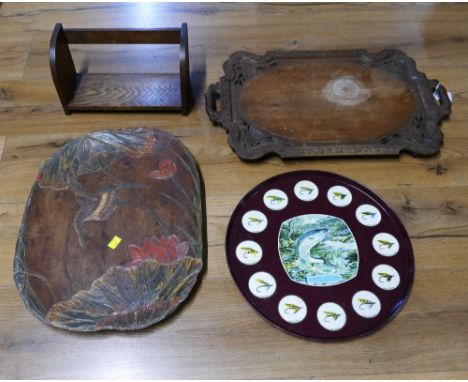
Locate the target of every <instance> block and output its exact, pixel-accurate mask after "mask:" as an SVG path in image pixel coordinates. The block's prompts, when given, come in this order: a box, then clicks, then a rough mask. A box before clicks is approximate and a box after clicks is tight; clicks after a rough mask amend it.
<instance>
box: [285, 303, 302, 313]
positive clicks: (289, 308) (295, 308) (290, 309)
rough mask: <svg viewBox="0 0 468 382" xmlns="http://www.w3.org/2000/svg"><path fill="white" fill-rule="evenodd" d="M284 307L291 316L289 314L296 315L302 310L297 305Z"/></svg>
mask: <svg viewBox="0 0 468 382" xmlns="http://www.w3.org/2000/svg"><path fill="white" fill-rule="evenodd" d="M284 305H286V309H285V310H284V313H285V314H289V312H292V313H293V314H296V313H297V312H299V311H300V310H301V309H302V308H301V307H300V306H297V305H296V304H284Z"/></svg>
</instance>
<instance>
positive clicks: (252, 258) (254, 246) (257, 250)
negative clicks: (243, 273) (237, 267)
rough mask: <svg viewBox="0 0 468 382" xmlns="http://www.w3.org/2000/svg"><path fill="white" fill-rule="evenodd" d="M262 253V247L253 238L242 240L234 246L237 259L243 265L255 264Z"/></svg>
mask: <svg viewBox="0 0 468 382" xmlns="http://www.w3.org/2000/svg"><path fill="white" fill-rule="evenodd" d="M262 255H263V251H262V247H260V245H259V244H258V243H257V242H255V241H253V240H244V241H242V242H240V243H239V244H238V245H237V247H236V256H237V259H238V260H239V261H240V262H241V263H242V264H245V265H254V264H257V263H258V262H259V261H260V260H261V259H262Z"/></svg>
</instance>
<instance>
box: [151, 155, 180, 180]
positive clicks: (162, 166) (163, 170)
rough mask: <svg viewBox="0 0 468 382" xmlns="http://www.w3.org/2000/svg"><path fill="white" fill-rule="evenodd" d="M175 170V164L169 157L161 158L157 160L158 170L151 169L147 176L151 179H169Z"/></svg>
mask: <svg viewBox="0 0 468 382" xmlns="http://www.w3.org/2000/svg"><path fill="white" fill-rule="evenodd" d="M176 171H177V166H176V164H175V163H174V162H173V161H171V160H170V159H163V160H162V161H160V162H159V170H155V171H151V172H150V173H149V174H148V176H149V177H150V178H153V179H158V180H162V179H169V178H170V177H171V176H172V175H174V174H175V172H176Z"/></svg>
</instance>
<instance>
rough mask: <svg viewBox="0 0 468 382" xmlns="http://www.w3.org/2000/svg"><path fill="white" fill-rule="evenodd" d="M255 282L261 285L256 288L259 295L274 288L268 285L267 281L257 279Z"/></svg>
mask: <svg viewBox="0 0 468 382" xmlns="http://www.w3.org/2000/svg"><path fill="white" fill-rule="evenodd" d="M255 281H256V282H257V283H259V284H260V285H259V286H258V287H257V288H255V290H256V291H257V292H259V293H260V292H261V291H262V290H270V288H271V287H273V284H270V283H267V282H266V281H265V280H262V279H256V280H255Z"/></svg>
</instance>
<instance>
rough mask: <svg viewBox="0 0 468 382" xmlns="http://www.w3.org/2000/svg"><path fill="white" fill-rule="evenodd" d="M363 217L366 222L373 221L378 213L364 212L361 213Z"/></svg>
mask: <svg viewBox="0 0 468 382" xmlns="http://www.w3.org/2000/svg"><path fill="white" fill-rule="evenodd" d="M361 215H362V218H363V219H364V220H366V219H368V218H371V219H373V218H374V217H375V215H377V213H376V212H369V211H363V212H361Z"/></svg>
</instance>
